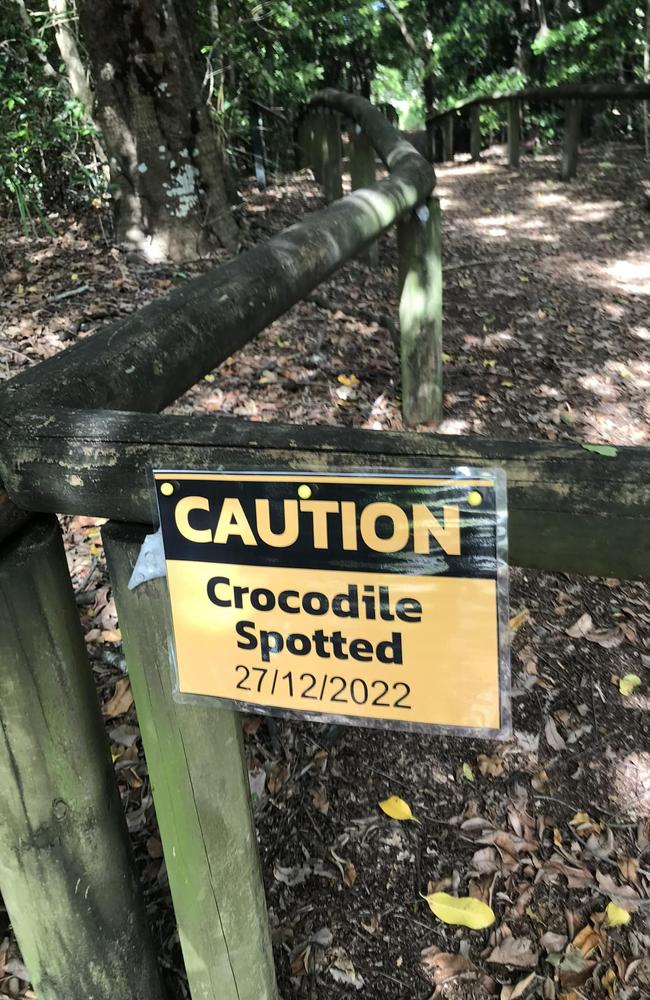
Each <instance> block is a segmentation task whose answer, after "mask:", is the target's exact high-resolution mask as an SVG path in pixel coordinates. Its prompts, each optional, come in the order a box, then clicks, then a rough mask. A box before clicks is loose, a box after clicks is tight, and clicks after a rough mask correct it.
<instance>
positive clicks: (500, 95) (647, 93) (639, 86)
mask: <svg viewBox="0 0 650 1000" xmlns="http://www.w3.org/2000/svg"><path fill="white" fill-rule="evenodd" d="M609 98H611V99H612V100H621V101H623V100H634V101H647V100H650V83H561V84H558V85H557V86H555V87H523V88H521V89H519V90H504V91H500V92H497V93H494V94H481V95H479V96H477V97H467V98H465V100H463V101H458V102H457V103H456V104H454V105H453V106H452V107H450V108H446V109H445V110H444V111H438V112H436V114H435V115H430V116H429V118H428V119H427V124H429V122H435V121H439V120H440V119H441V118H445V117H446V116H447V115H450V114H454V112H456V111H464V110H465V109H466V108H471V107H474V106H476V105H481V104H501V103H502V102H503V101H511V100H513V99H516V100H522V101H572V100H580V101H589V100H592V101H595V100H607V99H609Z"/></svg>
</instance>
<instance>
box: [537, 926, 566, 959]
mask: <svg viewBox="0 0 650 1000" xmlns="http://www.w3.org/2000/svg"><path fill="white" fill-rule="evenodd" d="M568 940H569V939H568V937H567V936H566V934H556V933H555V932H554V931H546V933H545V934H542V936H541V938H540V939H539V943H540V944H541V946H542V948H543V949H544V951H545V952H547V953H548V954H549V955H551V954H553V952H556V953H557V952H560V951H564V949H565V948H566V946H567V942H568Z"/></svg>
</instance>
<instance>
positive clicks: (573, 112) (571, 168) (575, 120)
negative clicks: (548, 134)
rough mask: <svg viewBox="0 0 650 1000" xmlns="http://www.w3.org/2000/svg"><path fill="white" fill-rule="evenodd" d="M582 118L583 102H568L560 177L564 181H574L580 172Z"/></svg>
mask: <svg viewBox="0 0 650 1000" xmlns="http://www.w3.org/2000/svg"><path fill="white" fill-rule="evenodd" d="M581 117H582V101H567V105H566V119H565V123H564V146H563V148H562V166H561V169H560V177H561V179H562V180H563V181H570V180H572V179H573V178H574V177H575V175H576V172H577V170H578V143H579V141H580V119H581Z"/></svg>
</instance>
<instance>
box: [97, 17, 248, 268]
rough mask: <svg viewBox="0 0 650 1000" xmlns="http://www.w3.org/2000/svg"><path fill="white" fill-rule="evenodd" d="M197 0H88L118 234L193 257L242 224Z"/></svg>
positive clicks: (156, 255)
mask: <svg viewBox="0 0 650 1000" xmlns="http://www.w3.org/2000/svg"><path fill="white" fill-rule="evenodd" d="M195 18H196V4H195V3H194V2H193V0H81V3H80V4H79V23H80V28H81V34H82V38H83V41H84V44H85V47H86V50H87V52H88V57H89V62H90V68H91V73H92V78H93V81H94V87H95V118H96V121H97V122H98V124H99V127H100V129H101V133H102V138H103V142H104V146H105V149H106V152H107V154H108V158H109V164H110V168H111V175H112V179H113V186H114V196H115V199H116V226H117V236H118V239H121V240H124V241H127V242H130V243H133V244H135V245H137V246H138V247H140V248H141V249H142V250H143V251H144V252H145V254H146V255H147V257H148V258H149V259H164V258H170V259H173V260H177V261H180V260H186V259H188V258H192V257H196V256H197V255H203V254H206V253H209V252H210V251H211V250H213V249H214V248H215V247H216V246H221V247H225V248H227V249H229V250H233V249H235V248H236V246H237V245H238V231H237V227H236V224H235V221H234V218H233V215H232V212H231V209H230V205H229V203H228V198H227V194H226V187H225V183H224V167H223V156H222V150H221V148H220V146H219V143H218V141H217V137H216V132H215V130H214V128H213V126H212V122H211V120H210V114H209V111H208V108H207V106H206V103H205V100H204V97H203V94H202V84H201V76H200V71H199V65H198V62H197V58H198V57H197V45H196V40H195V36H194V28H195Z"/></svg>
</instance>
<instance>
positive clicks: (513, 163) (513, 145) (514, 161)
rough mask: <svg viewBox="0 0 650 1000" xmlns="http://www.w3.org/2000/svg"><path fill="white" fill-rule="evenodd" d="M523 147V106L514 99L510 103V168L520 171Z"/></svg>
mask: <svg viewBox="0 0 650 1000" xmlns="http://www.w3.org/2000/svg"><path fill="white" fill-rule="evenodd" d="M520 147H521V105H520V103H519V101H517V100H515V99H513V100H511V101H508V166H510V167H511V168H512V169H513V170H519V153H520Z"/></svg>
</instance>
